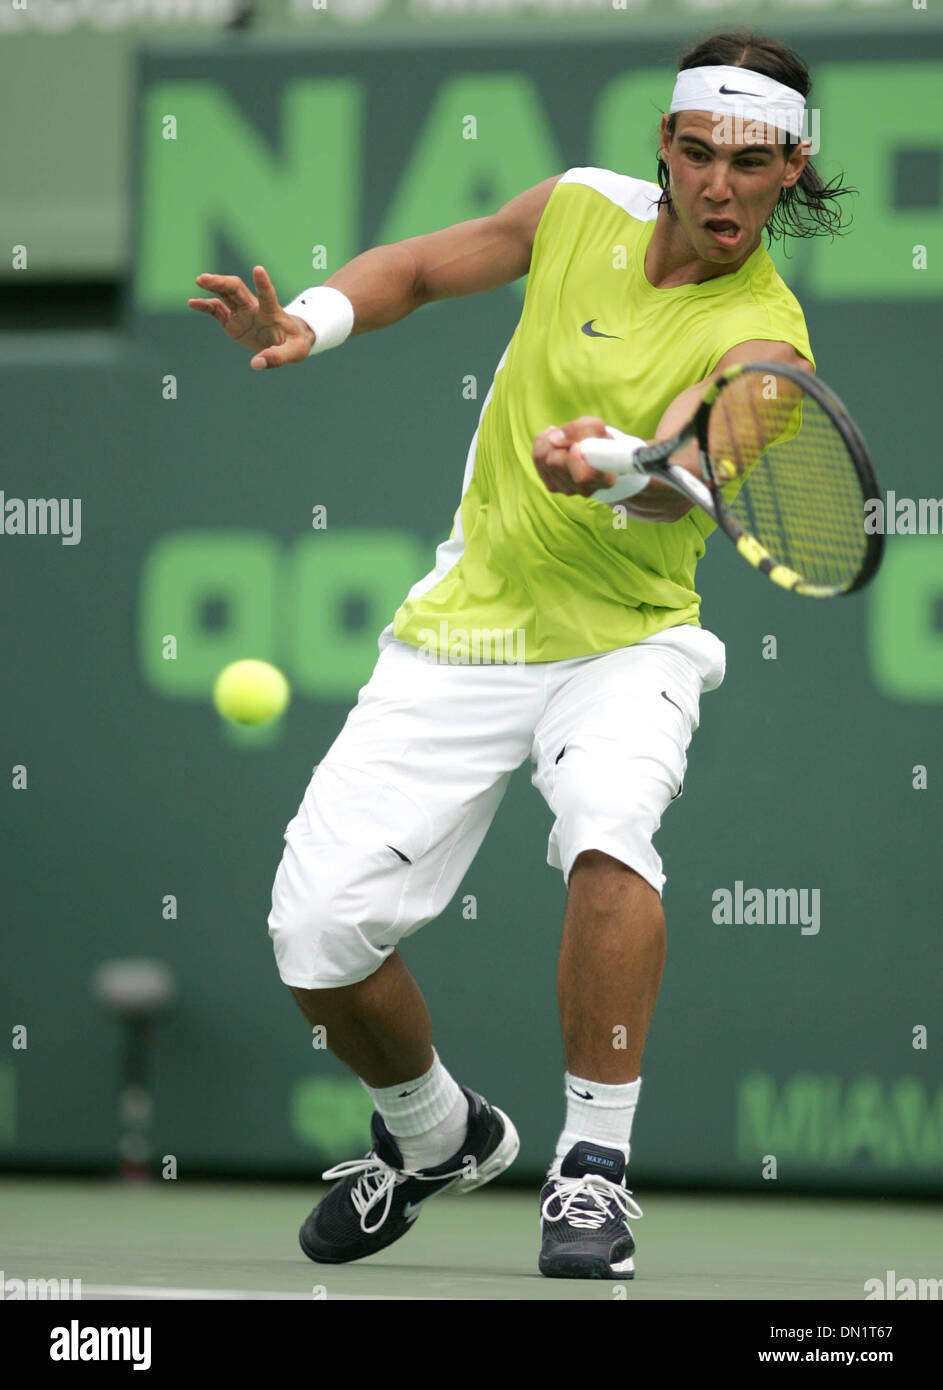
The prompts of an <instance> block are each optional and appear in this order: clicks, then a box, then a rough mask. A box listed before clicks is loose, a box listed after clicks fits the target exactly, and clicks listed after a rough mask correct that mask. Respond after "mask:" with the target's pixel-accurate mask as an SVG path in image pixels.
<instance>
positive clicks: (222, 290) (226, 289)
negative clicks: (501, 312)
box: [187, 174, 562, 370]
mask: <svg viewBox="0 0 943 1390" xmlns="http://www.w3.org/2000/svg"><path fill="white" fill-rule="evenodd" d="M561 177H562V175H560V174H555V175H554V176H553V177H552V178H549V179H544V180H543V181H542V182H541V183H538V184H535V185H534V186H533V187H532V188H528V189H525V191H524V192H523V193H519V194H517V196H516V197H514V198H512V199H511V200H510V201H509V202H507V203H505V204H504V205H503V207H500V208H498V210H497V211H496V212H494V213H491V214H489V215H488V216H487V217H475V218H471V219H470V220H469V221H467V222H457V223H455V224H454V225H453V226H451V227H443V228H442V229H441V230H440V231H436V232H428V233H426V234H425V235H423V236H415V237H408V238H407V239H406V240H405V241H397V242H391V243H390V244H388V245H384V246H375V247H372V248H371V249H370V250H369V251H364V252H362V253H361V254H360V255H359V256H355V257H354V258H353V260H351V261H348V262H347V264H346V265H344V266H341V268H340V270H338V271H335V272H334V274H333V275H330V276H329V277H328V278H327V279H326V280H325V281H324V284H325V285H326V286H328V287H329V288H331V289H336V290H340V291H341V293H342V294H345V295H346V296H347V298H348V299H349V300H350V302H351V304H352V305H353V310H354V325H353V328H352V329H351V337H355V336H356V335H357V334H359V333H372V332H374V331H375V330H376V329H378V328H386V327H388V326H389V325H390V324H393V323H397V322H398V321H399V320H400V319H402V318H405V317H406V315H407V314H411V313H412V312H413V311H414V310H416V309H419V308H421V307H422V305H423V304H429V303H432V302H434V301H436V300H439V299H450V298H457V297H459V296H461V295H468V294H480V293H482V292H484V291H485V290H493V289H497V288H498V287H499V286H501V285H507V284H510V282H511V281H512V280H517V279H519V278H520V276H522V275H526V274H527V272H528V270H529V269H530V260H531V252H532V250H533V245H534V236H535V234H536V231H537V224H538V223H539V221H540V218H541V215H542V213H543V210H544V208H545V207H546V205H547V200H548V198H549V197H550V194H551V193H552V192H553V189H554V187H555V186H556V184H557V182H558V180H559V179H560V178H561ZM252 277H253V281H254V284H255V294H253V293H252V291H251V290H250V289H249V288H248V286H247V285H245V284H244V282H243V281H242V280H241V279H240V278H239V276H238V275H213V274H204V275H198V276H197V277H196V283H197V284H198V285H199V286H200V287H201V288H202V289H204V290H209V291H211V292H212V293H213V294H214V295H217V296H218V298H215V299H190V300H188V301H187V303H188V305H189V307H190V308H191V309H195V310H197V312H199V313H204V314H209V315H211V316H212V317H213V318H215V319H216V320H217V322H218V323H220V324H221V326H222V328H223V330H224V332H225V333H226V335H227V337H229V338H232V339H233V341H234V342H237V343H239V344H240V346H242V347H246V348H249V349H250V351H251V352H252V353H254V354H255V356H254V357H253V359H252V362H251V363H250V365H251V366H252V367H254V368H256V369H257V370H263V369H264V368H266V367H281V366H285V365H286V364H288V363H292V362H304V361H305V359H306V358H307V357H308V355H309V354H310V351H311V348H312V347H313V345H314V340H315V335H314V332H313V330H312V329H311V328H310V327H309V326H308V324H307V323H305V321H304V320H303V319H300V318H298V317H297V315H294V314H287V313H286V312H285V310H284V309H283V307H282V305H281V304H280V302H279V300H278V296H277V294H276V291H275V287H274V285H273V284H272V281H271V279H270V278H269V276H268V273H267V272H266V270H265V268H264V266H261V265H257V266H255V267H253V271H252Z"/></svg>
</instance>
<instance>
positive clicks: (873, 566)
mask: <svg viewBox="0 0 943 1390" xmlns="http://www.w3.org/2000/svg"><path fill="white" fill-rule="evenodd" d="M693 440H696V441H697V446H698V450H699V453H700V465H701V477H700V478H698V477H697V476H696V475H695V474H693V473H691V472H689V471H688V470H687V469H686V468H682V467H680V465H678V464H676V463H672V462H671V458H672V456H673V455H675V454H677V453H678V451H679V450H680V449H682V448H685V447H686V446H690V445H691V442H692V441H693ZM579 447H580V450H581V452H582V454H583V457H584V459H585V460H586V462H587V463H588V464H589V465H590V467H592V468H597V469H599V470H600V471H601V472H606V473H616V474H623V473H639V474H647V475H648V476H650V477H653V478H660V479H661V480H662V481H663V482H666V483H668V484H670V486H671V487H673V488H675V489H676V490H677V491H678V492H681V493H683V494H684V496H685V497H688V498H689V499H690V500H691V501H692V502H694V503H695V504H696V505H697V506H698V507H700V508H701V509H702V510H703V511H705V512H706V513H707V515H708V516H709V517H710V518H711V520H712V521H714V522H716V524H717V526H718V527H719V528H720V530H721V531H723V532H724V534H725V535H726V536H728V537H729V539H730V540H731V541H732V542H733V543H734V545H735V546H736V547H737V550H738V551H739V553H740V554H741V555H742V556H743V558H744V559H745V560H748V561H749V562H750V564H751V565H754V566H755V567H756V568H757V569H758V570H760V571H761V572H762V573H763V574H765V575H767V576H768V577H769V578H770V579H772V580H773V582H774V583H775V584H779V585H780V586H781V587H782V588H784V589H790V590H791V591H792V592H793V593H795V594H804V595H806V596H807V597H810V598H833V597H835V596H836V595H839V594H850V593H854V592H855V590H857V589H861V588H863V586H864V585H865V584H867V582H868V581H869V580H870V579H872V578H873V576H874V574H875V573H876V571H877V569H878V566H879V565H880V563H881V557H882V554H883V547H884V537H883V535H881V534H873V535H872V534H870V533H868V532H866V531H865V526H864V522H865V505H866V503H867V502H868V500H869V499H871V498H878V497H880V496H881V492H880V489H879V487H878V484H877V481H876V479H875V477H874V472H873V470H872V467H871V460H870V457H869V455H868V449H867V445H866V444H865V442H864V440H863V438H862V437H861V434H860V432H859V430H858V427H857V426H856V425H855V423H854V421H853V420H852V418H851V416H850V415H849V414H848V411H847V410H846V409H845V407H844V406H843V405H842V403H841V401H840V400H839V399H838V397H837V396H836V395H835V394H834V393H833V392H832V391H830V390H829V388H828V387H827V386H825V385H823V383H822V382H821V381H819V380H818V378H817V377H814V376H811V375H809V374H808V373H806V372H803V371H800V370H799V369H798V368H797V367H791V366H787V365H785V364H784V363H776V362H750V363H746V364H737V365H736V366H733V367H729V368H728V369H727V370H726V371H725V372H723V373H722V374H721V375H720V376H719V377H718V378H717V379H716V381H714V382H712V384H711V385H710V386H709V387H708V389H707V392H706V394H705V396H704V398H703V400H702V402H701V404H700V405H699V406H698V409H697V411H696V412H695V414H694V415H693V416H692V418H691V420H690V421H689V422H688V424H687V425H686V426H685V427H684V429H683V430H681V432H680V433H679V434H677V435H675V437H674V438H673V439H668V440H665V441H663V442H662V443H660V444H651V445H647V446H646V447H645V448H641V449H639V448H637V449H635V450H634V451H633V450H631V449H629V448H627V446H626V445H625V444H624V443H623V442H622V441H620V440H614V439H584V440H581V442H580V446H579Z"/></svg>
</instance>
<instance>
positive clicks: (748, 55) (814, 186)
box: [658, 29, 858, 244]
mask: <svg viewBox="0 0 943 1390" xmlns="http://www.w3.org/2000/svg"><path fill="white" fill-rule="evenodd" d="M720 66H730V67H741V68H750V69H751V70H752V71H753V72H761V73H763V74H764V76H766V77H771V78H773V80H774V81H775V82H782V83H783V85H784V86H786V87H792V88H793V89H794V90H795V91H797V92H801V93H802V95H803V96H804V97H806V98H808V95H809V93H810V92H811V90H812V79H811V78H810V76H809V70H808V68H807V67H806V65H805V63H804V62H803V61H802V59H801V58H800V57H799V56H798V54H796V53H793V51H792V49H790V48H787V47H786V45H785V44H782V43H779V42H778V41H777V40H776V39H767V38H764V37H763V36H762V35H761V34H754V33H751V32H750V31H749V30H746V29H736V30H731V31H729V32H726V33H723V34H712V35H711V36H710V37H709V38H706V39H700V40H699V41H698V42H697V43H696V44H695V45H694V47H693V48H690V49H688V51H687V52H686V53H685V54H684V55H683V57H682V58H681V61H680V63H679V64H678V71H679V72H684V70H685V69H686V68H710V67H720ZM676 123H677V122H676V117H675V116H669V117H668V127H667V130H668V138H669V139H671V138H672V137H673V135H674V133H675V125H676ZM795 148H796V142H795V141H794V140H793V141H789V140H786V141H785V143H784V149H785V154H786V158H787V159H788V158H789V156H790V154H791V153H792V151H793V150H794V149H795ZM843 179H844V175H843V174H837V175H836V176H835V178H833V179H831V180H830V181H829V182H828V183H824V182H823V181H822V179H821V177H820V176H819V174H818V173H817V172H816V170H815V169H814V168H813V167H812V163H811V161H810V162H809V163H807V164H806V166H805V168H804V169H803V171H802V173H801V174H800V175H799V181H798V182H797V183H795V184H793V186H792V188H783V189H781V190H780V194H779V201H778V202H777V204H776V206H775V207H774V208H773V211H772V213H771V215H770V217H769V219H768V221H767V223H766V235H767V238H768V240H769V242H770V243H771V244H772V242H773V241H775V240H776V238H777V237H783V238H786V237H787V236H797V237H812V236H821V235H823V234H825V233H828V234H829V235H830V236H833V237H834V236H835V235H836V234H841V232H842V230H843V227H842V214H843V211H844V208H843V207H842V205H841V203H840V202H839V199H840V198H844V197H847V196H848V195H849V194H853V193H857V191H858V190H857V189H856V188H846V187H844V186H843V183H842V181H843ZM658 185H659V187H660V188H661V197H660V198H659V200H658V205H659V207H666V208H667V209H668V211H669V212H671V210H672V209H671V193H670V191H669V188H668V166H667V164H666V163H665V161H664V160H663V159H662V157H661V155H660V154H659V155H658Z"/></svg>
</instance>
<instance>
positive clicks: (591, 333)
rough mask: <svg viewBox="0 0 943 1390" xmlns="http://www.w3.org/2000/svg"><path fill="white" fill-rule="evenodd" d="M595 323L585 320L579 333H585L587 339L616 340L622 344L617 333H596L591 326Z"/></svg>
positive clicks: (593, 320)
mask: <svg viewBox="0 0 943 1390" xmlns="http://www.w3.org/2000/svg"><path fill="white" fill-rule="evenodd" d="M595 322H596V320H595V319H587V320H586V322H585V323H584V324H583V327H582V329H581V330H580V331H581V332H583V333H585V334H586V336H587V338H617V339H618V341H619V342H620V343H621V342H622V339H621V338H619V335H618V334H617V333H597V332H596V330H595V328H594V327H593V324H594V323H595Z"/></svg>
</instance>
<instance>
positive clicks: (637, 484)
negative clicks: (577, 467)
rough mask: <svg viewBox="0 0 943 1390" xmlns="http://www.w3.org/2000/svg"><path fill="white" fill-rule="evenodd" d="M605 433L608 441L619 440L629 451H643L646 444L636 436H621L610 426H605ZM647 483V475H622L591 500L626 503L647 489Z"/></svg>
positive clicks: (645, 440) (644, 440)
mask: <svg viewBox="0 0 943 1390" xmlns="http://www.w3.org/2000/svg"><path fill="white" fill-rule="evenodd" d="M606 433H607V434H608V436H609V438H610V439H618V440H620V441H621V442H622V443H623V444H625V446H626V448H629V449H644V448H645V446H646V445H647V443H648V440H647V439H640V438H639V436H638V435H637V434H623V432H622V430H617V429H614V428H613V426H612V425H607V426H606ZM594 467H595V465H594ZM600 472H602V473H604V472H606V469H604V468H603V469H600ZM648 483H649V478H648V475H647V474H638V473H622V474H620V475H619V476H618V477H617V478H616V480H615V482H614V483H613V485H612V487H604V488H601V489H600V490H599V491H598V492H594V493H593V494H592V500H593V501H594V502H609V503H612V502H627V501H628V499H629V498H630V497H634V496H635V495H636V493H638V492H641V491H642V490H643V488H646V487H648Z"/></svg>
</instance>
